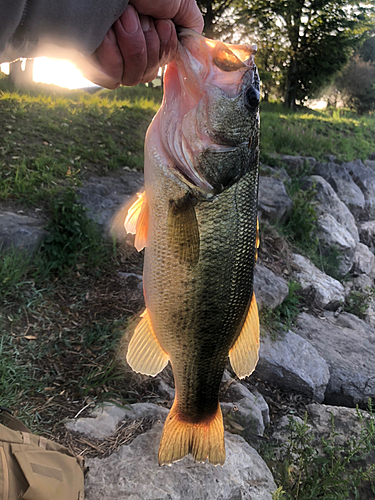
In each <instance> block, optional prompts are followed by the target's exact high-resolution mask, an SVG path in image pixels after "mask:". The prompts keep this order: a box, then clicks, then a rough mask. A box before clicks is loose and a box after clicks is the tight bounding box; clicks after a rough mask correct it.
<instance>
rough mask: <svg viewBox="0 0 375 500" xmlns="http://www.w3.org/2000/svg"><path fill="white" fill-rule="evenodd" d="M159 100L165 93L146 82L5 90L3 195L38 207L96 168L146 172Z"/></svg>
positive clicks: (1, 101) (1, 94)
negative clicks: (93, 89)
mask: <svg viewBox="0 0 375 500" xmlns="http://www.w3.org/2000/svg"><path fill="white" fill-rule="evenodd" d="M1 88H4V85H3V86H2V85H1V81H0V89H1ZM37 88H39V87H37ZM43 88H44V87H43ZM160 99H161V95H160V91H157V90H156V89H147V88H146V87H141V88H137V89H129V91H128V90H127V89H119V90H118V91H116V92H112V93H110V92H109V91H104V90H103V91H100V92H97V93H94V94H89V93H88V92H84V91H71V92H69V91H64V92H62V91H60V92H52V93H51V92H49V93H47V92H46V91H43V92H42V93H40V92H39V93H38V91H37V90H32V91H30V92H29V93H24V92H20V91H17V92H11V91H7V90H3V91H1V90H0V121H1V123H2V127H1V130H0V144H1V147H0V170H1V174H2V175H1V176H0V199H7V198H11V199H16V200H19V201H22V202H23V203H26V204H35V203H38V202H41V201H43V200H45V199H46V198H48V197H50V196H52V195H53V193H54V192H55V191H56V189H58V188H59V187H61V186H67V185H76V184H77V183H79V182H80V181H81V180H82V179H83V178H85V177H87V176H88V175H90V174H93V173H94V174H98V175H102V174H105V173H107V172H108V171H110V170H116V169H120V168H123V167H125V166H128V167H132V168H137V169H140V170H142V168H143V145H144V135H145V132H146V129H147V127H148V125H149V123H150V121H151V119H152V117H153V116H154V114H155V112H156V111H157V109H158V107H159V105H160Z"/></svg>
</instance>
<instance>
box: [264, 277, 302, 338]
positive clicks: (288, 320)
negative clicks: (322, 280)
mask: <svg viewBox="0 0 375 500" xmlns="http://www.w3.org/2000/svg"><path fill="white" fill-rule="evenodd" d="M300 289H301V285H300V284H299V283H297V282H296V281H290V282H289V293H288V296H287V297H286V299H285V300H284V301H283V302H282V304H280V305H279V306H278V307H276V308H275V309H274V310H272V309H270V308H268V307H263V308H262V309H261V311H260V322H261V325H262V327H263V328H264V329H265V330H266V331H268V332H270V334H271V339H272V340H277V338H278V336H279V334H280V333H283V332H284V333H285V332H287V331H289V330H290V329H291V327H292V326H293V325H294V323H295V320H296V319H297V316H298V314H299V305H300V300H301V299H300V297H299V295H298V291H299V290H300Z"/></svg>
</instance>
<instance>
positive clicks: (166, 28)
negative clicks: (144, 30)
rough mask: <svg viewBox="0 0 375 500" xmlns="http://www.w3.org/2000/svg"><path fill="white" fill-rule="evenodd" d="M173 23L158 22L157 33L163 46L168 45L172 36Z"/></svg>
mask: <svg viewBox="0 0 375 500" xmlns="http://www.w3.org/2000/svg"><path fill="white" fill-rule="evenodd" d="M172 25H173V23H172V21H167V20H164V19H162V20H160V21H158V22H157V31H158V35H159V38H160V41H161V42H162V43H163V44H167V43H168V42H169V40H170V39H171V36H172Z"/></svg>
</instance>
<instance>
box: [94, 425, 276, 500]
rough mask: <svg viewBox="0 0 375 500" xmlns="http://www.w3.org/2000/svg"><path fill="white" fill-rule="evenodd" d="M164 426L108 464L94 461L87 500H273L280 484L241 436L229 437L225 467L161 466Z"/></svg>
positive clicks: (191, 462)
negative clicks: (159, 457) (160, 456)
mask: <svg viewBox="0 0 375 500" xmlns="http://www.w3.org/2000/svg"><path fill="white" fill-rule="evenodd" d="M161 433H162V424H155V425H154V427H153V428H152V429H151V430H149V431H148V432H146V433H144V434H142V435H140V436H138V437H137V438H136V439H134V441H133V442H132V443H131V444H130V445H128V446H122V447H121V448H120V449H119V450H118V451H117V452H115V453H113V454H112V455H111V456H109V457H108V458H104V459H98V458H94V459H88V460H87V465H88V467H89V468H90V471H89V474H88V476H87V478H86V491H85V493H86V496H85V498H86V500H187V499H194V500H239V499H241V500H271V499H272V492H273V491H275V490H276V485H275V482H274V480H273V477H272V474H271V472H270V470H269V469H268V467H267V466H266V464H265V462H264V461H263V460H262V459H261V457H260V456H259V455H258V453H257V452H256V451H255V450H254V449H253V448H251V447H250V446H249V445H248V444H247V443H246V441H245V440H244V439H243V438H241V437H240V436H237V435H233V434H228V433H226V434H225V446H226V461H225V464H224V466H223V467H220V466H217V467H214V466H212V465H211V464H207V463H206V464H197V463H195V462H194V460H193V459H192V458H191V457H186V458H184V459H183V460H181V461H180V462H177V463H175V464H173V465H172V466H170V467H168V466H163V467H160V466H159V465H158V463H157V457H158V449H159V442H160V438H161Z"/></svg>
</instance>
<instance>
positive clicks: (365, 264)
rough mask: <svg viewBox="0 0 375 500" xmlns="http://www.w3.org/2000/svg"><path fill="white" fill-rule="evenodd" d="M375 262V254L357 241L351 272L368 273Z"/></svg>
mask: <svg viewBox="0 0 375 500" xmlns="http://www.w3.org/2000/svg"><path fill="white" fill-rule="evenodd" d="M374 262H375V255H374V254H373V253H372V252H371V251H370V249H369V248H368V247H367V246H366V245H364V244H363V243H357V246H356V247H355V253H354V259H353V268H352V272H353V274H370V273H371V270H372V267H373V265H374Z"/></svg>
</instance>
